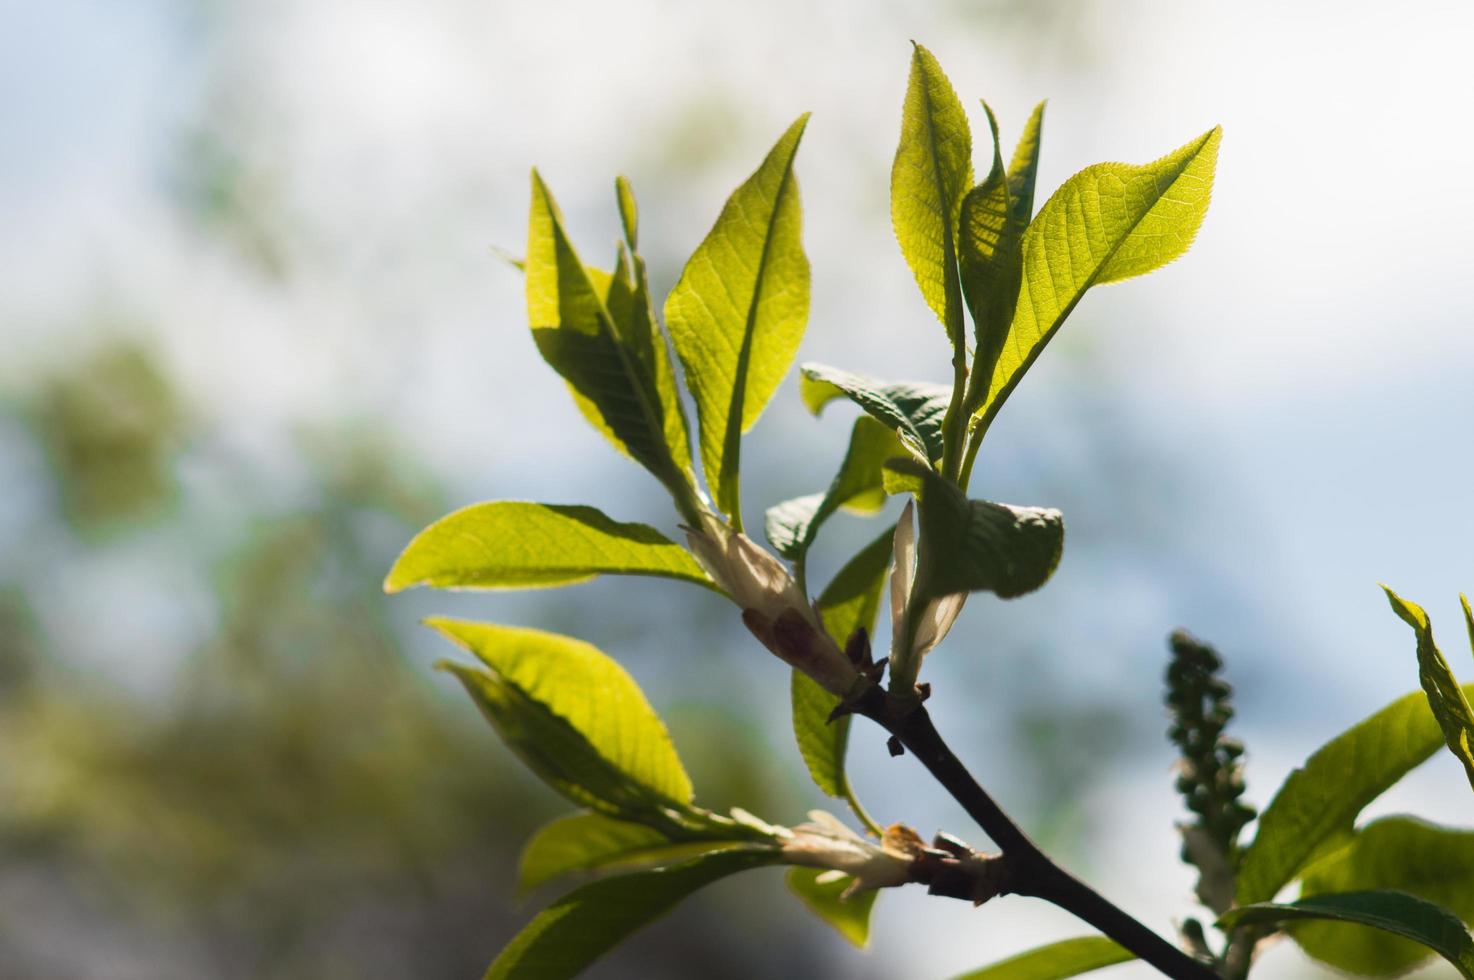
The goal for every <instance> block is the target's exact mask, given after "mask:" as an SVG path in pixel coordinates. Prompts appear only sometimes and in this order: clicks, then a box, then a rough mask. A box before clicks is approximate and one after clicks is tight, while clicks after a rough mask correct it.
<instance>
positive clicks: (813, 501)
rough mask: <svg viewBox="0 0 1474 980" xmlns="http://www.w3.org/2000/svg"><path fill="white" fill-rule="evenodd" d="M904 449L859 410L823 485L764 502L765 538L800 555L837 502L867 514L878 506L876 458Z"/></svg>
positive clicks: (781, 550) (881, 500)
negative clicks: (835, 470)
mask: <svg viewBox="0 0 1474 980" xmlns="http://www.w3.org/2000/svg"><path fill="white" fill-rule="evenodd" d="M905 451H906V450H905V447H904V446H902V445H901V440H900V439H899V438H898V437H897V436H896V434H895V432H893V431H892V430H891V429H889V428H887V427H886V426H884V425H882V424H880V423H879V422H877V421H875V420H874V419H872V418H870V417H869V416H868V415H862V416H860V417H859V418H858V419H856V420H855V426H854V428H853V429H852V430H851V432H850V444H849V448H848V449H846V450H845V455H844V460H843V462H841V463H840V466H839V472H838V473H837V474H836V475H835V477H834V480H833V481H832V482H831V483H830V484H829V489H828V490H827V491H826V492H824V493H820V494H809V495H808V496H805V497H796V498H794V499H793V500H785V501H784V502H783V503H781V504H777V505H775V506H773V507H770V508H768V513H767V520H766V522H765V525H764V530H765V531H766V532H767V535H768V541H769V542H770V543H771V544H772V545H773V547H774V549H776V550H777V552H778V554H780V555H782V556H783V557H784V558H787V559H789V560H791V561H802V560H803V558H804V556H805V555H806V554H807V552H808V550H809V548H810V547H811V546H812V545H813V543H814V538H815V537H816V536H817V535H818V533H819V528H820V526H821V525H823V523H824V522H825V521H826V520H828V519H829V518H830V516H832V515H833V514H834V513H835V512H836V511H838V510H839V509H840V508H841V507H843V508H845V509H847V510H852V511H856V512H858V513H862V514H873V513H875V512H876V511H877V510H879V509H880V508H881V507H882V506H884V504H885V496H886V495H885V489H884V488H883V486H882V485H881V472H882V466H881V464H882V463H884V462H885V461H886V460H887V459H890V458H891V457H893V456H900V455H902V454H904V453H905Z"/></svg>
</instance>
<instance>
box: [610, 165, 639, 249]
mask: <svg viewBox="0 0 1474 980" xmlns="http://www.w3.org/2000/svg"><path fill="white" fill-rule="evenodd" d="M614 196H615V199H616V200H617V201H618V202H619V223H620V226H621V227H622V228H623V229H624V240H625V241H626V242H628V243H629V247H630V251H631V252H633V251H635V250H636V249H638V248H639V247H640V209H639V207H638V206H636V204H635V189H634V187H633V186H632V185H631V184H630V181H629V178H628V177H624V176H620V177H616V178H614Z"/></svg>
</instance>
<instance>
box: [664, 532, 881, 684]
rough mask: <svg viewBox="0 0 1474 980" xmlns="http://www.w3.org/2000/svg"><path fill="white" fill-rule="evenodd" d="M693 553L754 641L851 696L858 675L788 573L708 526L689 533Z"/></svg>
mask: <svg viewBox="0 0 1474 980" xmlns="http://www.w3.org/2000/svg"><path fill="white" fill-rule="evenodd" d="M686 541H687V543H688V544H690V546H691V553H692V554H693V555H695V556H696V560H697V561H698V562H700V563H701V566H702V567H703V568H705V569H706V572H707V574H708V575H710V576H711V577H712V578H713V579H714V580H715V581H716V583H717V584H718V585H720V586H721V587H722V589H723V590H724V591H725V592H726V593H727V594H728V595H729V596H731V597H732V601H733V602H735V603H737V605H738V606H740V607H741V608H742V622H743V623H744V624H745V625H746V626H747V628H748V630H750V631H751V632H752V635H753V636H755V637H757V638H758V640H759V641H760V642H761V643H762V644H763V646H765V647H767V648H768V649H769V650H771V651H772V652H773V653H775V654H777V655H778V656H779V657H780V658H781V659H782V660H783V661H784V662H786V663H788V664H789V665H790V666H792V667H795V668H797V669H798V670H801V671H803V672H804V673H805V674H808V675H809V676H810V677H812V678H813V679H814V680H816V681H818V682H819V684H820V685H821V686H822V687H823V688H824V689H825V690H827V691H829V692H830V693H831V694H839V695H845V694H848V693H849V692H850V690H851V688H853V687H854V686H855V683H856V681H857V680H858V679H859V677H860V673H859V670H858V669H857V668H856V666H855V664H853V663H851V661H850V658H849V657H848V656H846V654H845V652H844V651H843V650H841V649H840V648H839V645H838V644H837V643H835V642H834V640H833V638H831V637H830V635H829V634H828V633H827V632H825V630H824V625H823V623H822V622H821V621H820V620H819V614H818V613H817V612H815V611H814V608H813V606H811V605H810V604H809V600H808V597H807V596H805V595H804V593H803V590H801V589H800V588H799V587H798V583H797V582H795V581H794V579H793V576H792V575H790V574H789V573H788V569H787V568H786V567H784V565H783V563H782V562H781V561H779V560H778V559H777V558H776V557H774V556H773V555H772V554H770V553H769V552H768V551H767V550H766V549H764V548H763V547H762V546H761V545H759V544H757V542H755V541H753V540H752V539H751V538H749V537H748V536H747V535H745V534H742V533H740V532H737V531H733V530H732V529H731V528H728V527H727V526H725V525H723V524H721V523H720V522H718V521H716V520H709V521H707V522H706V526H704V527H703V528H701V529H699V530H698V529H695V528H687V529H686Z"/></svg>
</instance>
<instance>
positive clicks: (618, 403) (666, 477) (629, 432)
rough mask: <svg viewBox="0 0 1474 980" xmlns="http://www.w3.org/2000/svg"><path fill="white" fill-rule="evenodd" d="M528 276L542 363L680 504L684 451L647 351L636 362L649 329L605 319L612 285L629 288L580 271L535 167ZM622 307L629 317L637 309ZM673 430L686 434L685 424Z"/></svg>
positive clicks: (685, 487)
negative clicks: (674, 436) (644, 355)
mask: <svg viewBox="0 0 1474 980" xmlns="http://www.w3.org/2000/svg"><path fill="white" fill-rule="evenodd" d="M526 278H527V317H528V321H529V322H530V323H531V325H532V335H533V339H534V340H535V341H536V342H537V347H538V350H539V351H540V352H541V353H542V356H543V359H544V360H546V361H547V362H548V364H549V365H550V366H551V367H552V368H553V370H555V371H557V372H558V374H560V375H561V376H562V377H563V380H564V381H566V382H567V383H568V388H569V390H570V391H571V392H572V393H573V399H574V401H575V402H576V403H577V404H578V408H579V411H581V412H582V413H583V415H584V417H585V418H586V419H588V420H589V422H590V423H591V424H592V425H593V426H594V427H595V428H596V429H598V430H599V431H600V432H602V433H603V434H604V436H605V437H606V438H607V439H609V441H610V442H612V443H613V444H614V445H615V447H616V448H618V449H619V450H620V451H621V452H623V453H625V454H627V455H628V456H630V457H631V458H632V459H634V460H636V461H637V462H639V463H640V464H641V465H643V466H644V467H645V468H646V469H648V470H649V471H650V472H651V473H652V474H654V475H655V477H656V478H657V479H659V480H660V481H661V482H662V483H664V484H665V485H666V486H667V488H668V489H670V491H671V493H672V494H673V495H675V496H676V498H677V500H678V501H685V500H687V499H689V498H690V496H691V493H692V491H691V490H690V474H691V465H690V452H689V449H686V448H685V447H684V444H683V442H681V441H680V440H674V439H672V438H671V436H672V435H673V433H674V430H675V429H676V428H677V427H678V421H677V420H676V419H672V418H669V417H668V415H669V413H670V411H671V404H670V403H669V402H668V401H667V400H665V399H663V398H662V395H661V390H660V389H661V386H660V385H659V384H658V383H657V382H658V379H659V377H660V375H659V374H658V373H657V372H656V371H655V370H653V368H654V367H655V365H654V364H653V363H652V360H651V358H653V353H651V356H650V357H642V354H641V353H640V351H639V349H638V347H639V345H641V344H644V346H645V347H647V348H651V347H652V346H653V345H652V344H651V342H650V337H649V336H646V337H644V338H643V340H642V339H641V338H640V336H639V334H640V332H641V330H647V332H648V331H650V330H653V329H654V328H653V326H650V327H648V328H644V327H639V326H637V325H636V324H635V323H633V322H630V321H626V320H625V319H624V318H623V317H621V318H620V319H618V320H616V318H615V317H614V316H612V315H611V313H610V311H609V309H608V306H607V305H606V300H607V299H608V298H609V296H608V292H609V290H610V288H612V287H613V284H614V283H616V282H619V283H621V284H622V285H623V286H624V288H626V289H632V287H629V286H628V282H627V280H626V279H625V278H624V277H623V276H615V275H610V274H607V273H598V272H597V270H591V269H588V268H586V267H585V266H584V264H583V262H582V261H581V260H580V259H579V257H578V254H577V252H575V251H574V248H573V243H572V242H571V241H570V240H569V238H568V234H567V232H566V231H565V230H564V228H563V216H562V214H561V212H560V211H559V210H558V205H557V203H556V202H555V201H554V200H553V197H552V194H551V193H550V192H549V191H548V188H547V185H546V184H544V183H543V181H542V178H541V177H540V176H538V173H537V171H535V170H534V171H533V173H532V209H531V214H530V216H529V219H528V232H527V260H526ZM615 300H616V303H618V301H619V297H618V296H617V295H616V297H615ZM647 305H648V304H647ZM627 308H628V309H629V310H630V313H631V315H634V313H635V312H636V309H635V305H634V304H628V305H627ZM661 343H662V345H663V343H664V341H661ZM666 370H667V372H668V371H669V365H666ZM676 408H677V409H678V408H679V406H678V404H677V406H676ZM679 428H680V430H681V432H682V433H684V421H683V420H680V421H679Z"/></svg>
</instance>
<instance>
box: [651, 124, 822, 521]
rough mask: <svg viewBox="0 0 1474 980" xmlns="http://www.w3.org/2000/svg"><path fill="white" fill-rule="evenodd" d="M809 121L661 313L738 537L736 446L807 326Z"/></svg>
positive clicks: (783, 145) (738, 202) (710, 473)
mask: <svg viewBox="0 0 1474 980" xmlns="http://www.w3.org/2000/svg"><path fill="white" fill-rule="evenodd" d="M808 118H809V117H808V115H807V114H805V115H803V116H800V117H799V119H798V121H796V122H795V123H794V124H793V125H792V126H790V127H789V128H788V131H787V132H786V133H784V134H783V136H782V137H781V138H780V139H779V140H778V142H777V144H776V145H775V146H774V147H773V149H772V150H771V151H770V152H769V153H768V156H767V159H765V160H764V161H763V163H762V166H760V167H759V168H758V169H757V171H756V172H755V173H754V174H753V175H752V176H751V177H749V178H748V179H747V181H746V182H745V183H743V184H742V186H741V187H739V188H737V190H736V191H735V192H734V193H733V194H732V196H731V197H730V198H728V199H727V203H726V206H725V207H723V208H722V213H721V215H720V217H718V218H717V222H716V225H715V226H714V227H713V228H712V230H711V232H710V233H708V234H707V236H706V239H705V240H704V241H702V243H701V244H700V245H699V246H698V247H697V249H696V252H695V254H693V255H692V256H691V259H690V261H689V262H687V263H686V268H685V271H683V272H682V273H681V278H680V281H678V282H677V283H676V286H675V288H674V289H673V290H671V294H670V297H669V298H668V299H667V300H666V303H665V321H666V324H667V325H668V326H669V328H670V332H671V339H672V340H673V341H674V342H675V345H676V352H677V353H678V354H679V355H680V357H681V363H682V364H683V365H684V366H685V369H686V384H687V386H688V387H689V388H690V389H691V394H692V396H693V397H694V398H695V400H696V409H697V417H698V420H699V423H700V432H701V460H702V464H703V466H704V468H705V472H706V481H707V483H708V484H709V485H710V486H711V487H712V491H713V493H714V494H715V496H716V503H717V506H718V507H720V508H721V509H722V510H723V511H725V512H726V513H727V515H728V516H729V517H731V518H732V520H733V522H734V523H735V525H736V526H737V527H738V529H739V530H740V528H741V503H740V497H739V488H738V484H737V472H738V464H739V454H740V452H741V445H740V443H741V436H742V433H744V432H746V431H747V430H749V429H751V428H752V427H753V425H754V424H756V422H757V420H758V416H759V415H761V414H762V411H763V408H764V407H766V405H767V404H768V400H769V399H770V398H772V397H773V392H774V391H775V390H776V389H777V387H778V383H779V382H780V381H782V380H783V376H784V375H785V374H787V373H788V368H789V365H791V364H792V363H793V355H794V354H795V353H796V352H797V351H798V344H799V341H800V340H801V339H802V338H803V332H804V326H805V324H806V322H807V321H808V316H809V260H808V259H807V258H805V257H804V252H803V242H802V240H801V224H802V218H801V210H800V206H799V199H798V181H797V180H796V178H795V177H794V176H793V158H794V154H795V153H797V151H798V143H799V139H800V138H801V137H802V136H803V132H804V126H805V125H806V124H807V123H808Z"/></svg>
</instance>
